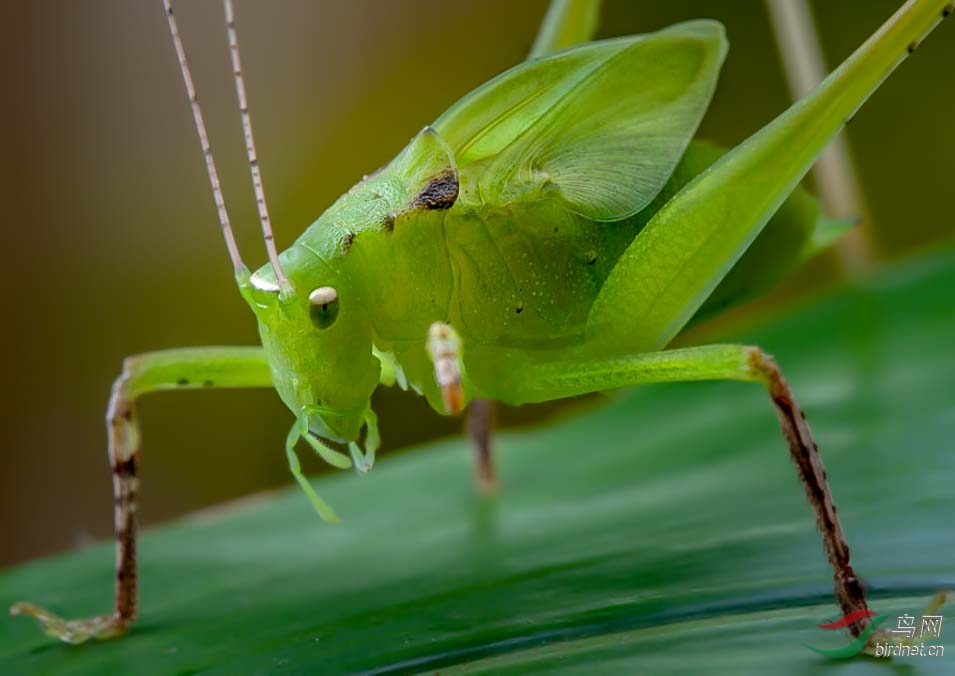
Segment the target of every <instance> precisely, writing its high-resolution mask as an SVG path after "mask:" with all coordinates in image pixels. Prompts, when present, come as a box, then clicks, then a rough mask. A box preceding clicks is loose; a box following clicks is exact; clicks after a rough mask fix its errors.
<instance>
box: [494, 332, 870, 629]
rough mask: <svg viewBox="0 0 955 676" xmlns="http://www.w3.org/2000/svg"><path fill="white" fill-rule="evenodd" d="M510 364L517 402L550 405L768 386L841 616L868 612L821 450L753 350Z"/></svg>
mask: <svg viewBox="0 0 955 676" xmlns="http://www.w3.org/2000/svg"><path fill="white" fill-rule="evenodd" d="M524 361H525V363H524V364H522V365H518V366H516V367H515V370H514V374H513V377H512V378H511V379H509V382H510V390H511V392H512V394H513V395H514V396H513V400H514V401H515V402H522V403H523V402H534V401H548V400H551V399H561V398H564V397H570V396H574V395H578V394H585V393H588V392H599V391H603V390H609V389H614V388H618V387H627V386H631V385H640V384H647V383H660V382H679V381H693V380H742V381H750V382H759V383H762V384H763V386H764V387H765V388H766V391H767V392H768V394H769V396H770V399H772V402H773V406H774V407H775V409H776V416H777V417H778V418H779V424H780V427H781V428H782V432H783V436H784V437H785V439H786V442H787V443H788V445H789V453H790V456H791V458H792V460H793V463H795V465H796V469H797V471H798V473H799V478H800V481H801V482H802V484H803V487H804V488H805V490H806V497H807V499H808V500H809V504H810V505H811V506H812V509H813V511H814V513H815V516H816V525H817V527H818V528H819V533H820V534H821V535H822V543H823V547H824V548H825V551H826V556H827V557H828V559H829V564H830V565H831V566H832V569H833V571H834V577H835V590H836V596H837V598H838V601H839V605H840V607H841V608H842V611H843V613H844V614H846V615H848V614H849V613H852V612H855V611H858V610H867V609H868V607H867V605H866V599H865V589H864V587H863V585H862V582H861V581H860V580H859V578H857V577H856V574H855V572H854V571H853V569H852V565H851V564H850V562H849V545H848V544H847V543H846V537H845V533H844V532H843V530H842V525H841V524H840V523H839V517H838V515H837V514H836V507H835V503H834V502H833V499H832V492H831V491H830V489H829V481H828V477H827V475H826V470H825V467H824V466H823V463H822V457H821V456H820V455H819V449H818V448H817V447H816V443H815V441H814V440H813V438H812V434H811V433H810V431H809V426H808V425H807V424H806V417H805V415H804V414H803V412H802V409H800V408H799V405H798V404H797V403H796V398H795V397H794V396H793V392H792V390H791V389H790V387H789V384H788V383H787V382H786V380H785V378H783V375H782V373H781V372H780V370H779V367H778V366H777V365H776V362H775V361H773V359H772V358H771V357H770V356H769V355H767V354H766V353H765V352H763V351H762V350H761V349H760V348H758V347H749V346H743V345H707V346H704V347H695V348H687V349H681V350H668V351H664V352H651V353H647V354H638V355H634V356H626V357H620V358H610V359H594V360H588V359H584V358H577V359H568V360H566V361H561V360H556V361H549V362H546V363H537V364H534V363H533V362H531V361H530V360H524ZM868 623H869V620H868V618H862V619H859V620H857V621H856V622H854V623H853V624H852V625H850V627H849V630H850V632H851V633H852V635H853V636H854V637H855V636H858V635H859V634H860V633H861V632H862V630H863V629H864V628H865V626H866V625H867V624H868Z"/></svg>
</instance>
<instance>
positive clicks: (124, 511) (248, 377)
mask: <svg viewBox="0 0 955 676" xmlns="http://www.w3.org/2000/svg"><path fill="white" fill-rule="evenodd" d="M271 385H272V379H271V375H270V372H269V366H268V362H267V361H266V359H265V354H264V352H263V350H262V348H257V347H252V348H246V347H205V348H184V349H180V350H165V351H162V352H151V353H149V354H143V355H138V356H135V357H128V358H127V359H126V360H125V361H124V362H123V372H122V374H120V376H119V377H118V378H117V379H116V381H115V382H114V383H113V390H112V394H111V396H110V400H109V407H108V409H107V412H106V433H107V438H108V443H109V462H110V468H111V471H112V475H113V501H114V507H113V520H114V527H115V539H116V580H115V589H116V595H115V604H114V606H113V612H112V614H110V615H99V616H97V617H91V618H85V619H80V620H64V619H63V618H61V617H60V616H58V615H56V614H55V613H52V612H50V611H49V610H46V609H45V608H42V607H40V606H37V605H35V604H33V603H17V604H15V605H14V606H12V607H11V608H10V613H11V614H12V615H31V616H33V617H35V618H36V619H37V620H39V622H40V625H41V626H42V628H43V630H44V632H46V633H47V634H49V635H50V636H53V637H55V638H58V639H60V640H61V641H65V642H67V643H83V642H84V641H87V640H89V639H91V638H96V639H106V638H112V637H114V636H119V635H121V634H124V633H125V632H126V631H127V629H128V628H129V625H130V624H131V623H132V622H133V620H134V619H136V612H137V574H136V570H137V569H136V526H137V522H136V510H137V506H138V501H137V493H138V490H139V466H140V462H139V457H140V442H139V424H138V422H137V420H136V400H137V399H138V397H140V396H142V395H143V394H146V393H147V392H155V391H158V390H170V389H188V388H212V387H270V386H271Z"/></svg>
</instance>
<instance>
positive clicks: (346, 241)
mask: <svg viewBox="0 0 955 676" xmlns="http://www.w3.org/2000/svg"><path fill="white" fill-rule="evenodd" d="M354 242H355V233H353V232H346V233H345V236H344V237H342V250H343V251H344V252H345V253H348V251H349V250H350V249H351V245H352V244H353V243H354Z"/></svg>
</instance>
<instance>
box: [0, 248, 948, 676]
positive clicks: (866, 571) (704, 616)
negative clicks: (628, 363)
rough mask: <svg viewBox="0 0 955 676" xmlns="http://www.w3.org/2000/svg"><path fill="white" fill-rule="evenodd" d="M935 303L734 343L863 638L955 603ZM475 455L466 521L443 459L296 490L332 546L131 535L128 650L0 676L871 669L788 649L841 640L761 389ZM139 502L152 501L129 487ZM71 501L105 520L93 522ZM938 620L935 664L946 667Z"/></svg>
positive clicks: (167, 531) (35, 586)
mask: <svg viewBox="0 0 955 676" xmlns="http://www.w3.org/2000/svg"><path fill="white" fill-rule="evenodd" d="M953 288H955V254H949V255H946V256H945V257H942V258H938V259H934V260H927V261H921V262H919V263H918V264H915V265H909V266H908V267H904V268H899V269H896V270H894V271H883V274H882V276H881V277H879V278H878V279H873V280H872V281H871V282H869V283H868V284H867V285H865V286H864V287H863V288H859V289H856V290H852V291H846V292H844V293H841V294H839V295H837V296H834V297H832V298H829V299H828V300H825V301H824V302H822V303H820V304H819V305H817V306H816V307H814V308H812V309H810V310H807V311H804V312H801V313H799V314H797V315H793V316H791V317H789V318H787V319H785V320H783V321H780V322H778V323H775V324H773V325H772V326H769V327H766V328H764V329H762V330H760V331H758V332H755V333H750V334H747V335H743V336H737V337H736V338H739V339H742V340H746V341H754V342H757V343H759V344H761V345H763V346H764V347H765V348H766V349H767V350H769V351H770V352H773V353H774V354H775V355H776V357H777V358H778V360H779V362H780V364H781V366H782V368H783V370H784V371H785V373H786V374H787V377H788V378H789V380H790V382H791V383H792V385H793V387H794V389H795V391H796V393H797V396H799V397H800V399H801V402H802V404H803V405H804V408H805V409H806V412H807V415H808V418H809V421H810V424H811V425H812V428H813V430H814V432H815V433H816V436H817V439H818V441H819V444H820V447H821V449H822V453H823V457H824V459H825V462H826V466H827V469H828V470H829V476H830V478H831V481H832V487H833V490H834V492H835V498H836V502H837V505H838V507H839V514H840V516H841V517H842V519H843V525H844V526H845V529H846V533H847V536H848V538H849V542H850V545H851V546H852V554H853V561H854V564H855V566H856V570H857V572H858V573H859V574H860V575H861V576H863V577H864V579H865V580H866V581H867V583H868V585H869V587H870V589H871V596H872V602H871V605H872V608H873V610H875V611H877V612H879V613H888V614H889V615H890V617H889V618H888V619H887V620H886V621H885V623H884V625H885V626H886V627H894V626H895V624H896V619H895V618H896V617H897V616H898V615H901V614H902V613H908V614H909V615H914V616H918V615H919V613H920V610H921V607H922V606H923V604H924V603H925V602H926V601H927V600H928V598H929V596H930V595H931V594H932V593H933V592H935V591H936V590H937V589H940V588H946V587H947V588H951V587H953V586H955V573H953V569H952V563H951V562H952V561H953V560H955V538H953V537H952V534H951V515H952V513H953V506H955V505H953V498H952V490H951V477H952V476H953V473H955V453H953V452H952V449H953V446H952V439H955V408H953V403H952V392H953V386H955V352H953V350H952V339H953V321H952V320H953V313H952V299H951V290H952V289H953ZM385 432H386V433H387V430H385ZM498 447H499V450H500V461H501V462H500V465H501V466H500V470H501V474H502V478H503V489H502V492H501V495H500V496H499V497H498V498H497V499H496V500H492V501H489V502H482V500H481V499H479V498H478V497H477V496H476V495H475V492H474V489H473V487H472V473H471V456H470V451H469V449H468V447H467V444H466V443H465V442H464V441H463V440H461V439H453V440H448V441H444V442H440V443H437V444H434V445H432V446H429V447H427V448H421V449H418V450H416V451H414V452H411V453H407V454H405V455H402V456H398V457H391V458H385V459H384V461H383V462H382V463H381V464H380V465H379V467H378V468H377V469H376V470H375V471H374V472H373V473H372V474H371V475H369V476H368V477H366V478H363V479H359V478H357V477H355V476H353V475H346V474H338V475H336V476H333V477H328V478H323V479H322V480H320V481H319V482H317V483H318V484H320V486H319V488H320V490H321V493H322V495H323V496H326V497H327V498H328V499H329V501H330V502H331V503H332V504H333V505H335V507H336V508H337V510H338V511H339V513H340V514H341V516H342V518H343V523H342V524H341V525H338V526H328V525H325V524H322V523H321V522H320V521H319V520H318V519H317V518H316V517H315V515H314V513H313V511H312V509H311V507H310V506H309V504H308V502H307V501H306V500H304V499H303V498H302V496H301V494H300V492H299V491H298V490H297V489H293V490H291V491H289V492H284V493H282V494H279V495H276V496H274V497H271V498H269V499H267V500H264V501H259V502H256V503H254V504H251V505H248V506H245V507H241V508H236V509H233V510H229V511H227V512H224V513H219V514H213V515H209V516H205V517H202V518H195V519H191V520H186V521H183V522H180V523H177V524H174V525H171V526H167V527H163V528H159V529H155V530H152V531H150V532H149V533H147V534H146V535H145V537H144V538H143V540H142V543H141V550H140V561H141V564H142V569H141V576H140V577H141V581H142V588H143V596H142V614H141V619H140V620H139V622H138V623H137V624H136V625H135V627H134V630H133V632H132V634H131V635H129V636H127V637H125V638H124V639H122V640H118V641H111V642H106V643H94V644H89V645H84V646H80V647H78V648H73V647H69V646H65V645H60V644H56V643H53V642H51V641H50V640H49V639H47V638H45V637H43V636H41V635H40V633H39V632H38V631H37V628H36V626H35V625H34V624H33V623H32V622H28V621H25V620H22V619H17V620H12V619H9V620H8V619H4V620H2V621H0V622H2V625H0V664H2V665H3V672H4V673H11V674H13V673H16V674H26V673H70V674H84V673H103V674H107V673H108V674H113V673H136V674H152V673H156V674H170V673H196V672H199V671H202V672H204V673H205V672H212V673H281V672H296V673H339V672H346V671H348V672H355V671H365V670H368V671H371V670H389V669H391V670H394V671H398V672H410V671H433V670H435V669H438V668H442V669H445V668H449V667H452V666H454V665H457V666H458V667H461V668H462V669H463V668H465V667H467V668H468V669H472V670H474V671H477V672H481V671H483V672H493V673H502V672H505V673H506V672H508V671H511V672H515V673H516V672H520V673H528V672H534V671H548V672H550V671H564V672H588V673H593V672H601V673H688V674H699V673H734V674H744V673H753V674H766V673H810V672H812V671H814V670H816V669H822V668H825V667H829V666H837V667H839V669H840V671H839V673H840V674H845V673H851V674H856V673H871V671H872V670H873V668H874V667H876V666H878V665H877V664H875V663H874V662H873V660H872V658H853V659H849V660H841V661H839V663H835V662H833V663H830V662H828V661H827V658H824V657H822V656H820V655H817V654H816V653H814V652H812V651H810V650H808V649H806V648H805V647H804V646H803V645H801V643H806V644H809V645H811V646H814V647H818V648H823V649H833V648H839V647H841V646H843V645H845V644H846V643H848V639H847V638H846V637H845V635H844V634H843V633H842V632H837V631H825V630H822V629H819V628H817V627H816V626H815V625H816V624H817V623H821V622H829V621H832V620H834V619H837V618H838V617H839V616H840V615H841V613H840V612H839V611H838V609H837V607H836V605H835V603H834V601H833V594H832V581H831V573H830V571H829V570H828V568H827V565H826V561H825V557H824V556H823V553H822V550H821V546H820V543H819V536H818V535H817V533H816V532H815V528H814V525H813V519H812V515H811V513H810V510H809V507H808V506H807V505H806V504H805V499H804V497H803V493H802V488H801V486H800V485H799V482H798V481H797V479H796V476H795V472H794V470H793V468H792V467H791V463H790V461H789V458H788V454H787V452H786V448H785V444H784V443H783V441H782V439H781V438H780V435H779V430H778V429H777V427H776V422H775V419H774V417H773V413H772V408H771V406H770V404H769V401H768V400H767V398H766V396H765V393H764V392H762V391H761V390H760V388H759V387H757V386H755V385H749V384H743V383H706V384H702V383H701V384H685V385H672V386H650V387H645V388H641V389H636V390H633V391H630V392H627V393H624V394H622V395H618V396H613V397H611V398H610V400H609V401H608V402H606V403H605V405H602V406H599V407H594V408H592V409H590V410H588V411H586V412H584V413H582V414H580V415H576V416H574V417H571V418H568V419H565V420H562V421H558V422H554V423H552V424H549V425H546V426H542V427H540V428H538V429H534V430H527V431H523V432H516V433H514V432H512V433H507V434H502V435H501V436H500V437H499V439H498ZM157 451H161V449H157ZM276 462H282V460H281V458H279V457H276ZM104 471H106V470H105V467H104ZM144 479H145V484H144V485H145V486H147V487H148V485H149V476H148V463H147V474H146V476H145V477H144ZM210 480H212V478H211V477H210ZM90 497H91V499H97V500H102V501H103V507H104V509H106V508H107V506H108V504H109V501H108V499H107V496H102V495H101V496H98V497H97V496H90ZM51 499H53V498H51ZM148 500H149V498H148V496H147V497H146V502H145V504H144V508H145V509H147V510H148V509H149V502H148ZM63 508H64V509H68V508H69V505H64V506H63ZM23 518H24V524H27V523H29V515H24V517H23ZM34 527H35V525H34ZM112 565H113V553H112V548H111V546H108V545H105V544H104V545H102V546H98V547H95V548H91V549H87V550H83V551H80V552H77V553H74V554H70V555H68V556H64V557H60V558H56V559H51V560H46V561H41V562H37V563H33V564H30V565H27V566H24V567H21V568H18V569H14V570H10V571H7V572H5V573H3V574H2V575H0V599H2V600H3V601H4V602H13V601H16V600H18V599H20V598H30V599H31V600H35V601H38V602H41V603H44V604H48V605H50V606H52V607H53V608H54V609H56V610H58V611H62V612H63V613H65V614H66V615H68V616H82V615H87V614H92V613H96V612H102V611H104V610H106V608H107V606H106V604H107V600H108V599H109V597H110V594H111V592H112ZM948 610H949V615H948V616H946V618H945V622H944V623H943V628H942V632H943V633H942V636H941V641H940V643H941V644H942V645H946V647H949V648H951V641H952V639H951V636H953V635H955V633H953V632H955V630H953V629H952V626H951V624H950V623H952V622H953V619H952V617H951V612H950V609H948ZM926 643H931V641H927V642H926ZM951 659H952V658H951V657H950V656H945V657H944V658H929V657H923V658H910V659H906V660H896V662H897V663H901V662H904V664H905V668H906V670H907V671H906V673H923V672H925V673H929V672H932V671H936V672H942V671H945V670H946V669H948V670H949V672H950V669H951Z"/></svg>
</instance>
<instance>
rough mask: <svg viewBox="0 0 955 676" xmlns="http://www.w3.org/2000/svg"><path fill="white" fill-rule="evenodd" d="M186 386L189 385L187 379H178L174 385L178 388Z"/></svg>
mask: <svg viewBox="0 0 955 676" xmlns="http://www.w3.org/2000/svg"><path fill="white" fill-rule="evenodd" d="M188 384H189V379H188V378H180V379H179V380H177V381H176V385H178V386H179V387H185V386H186V385H188Z"/></svg>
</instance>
